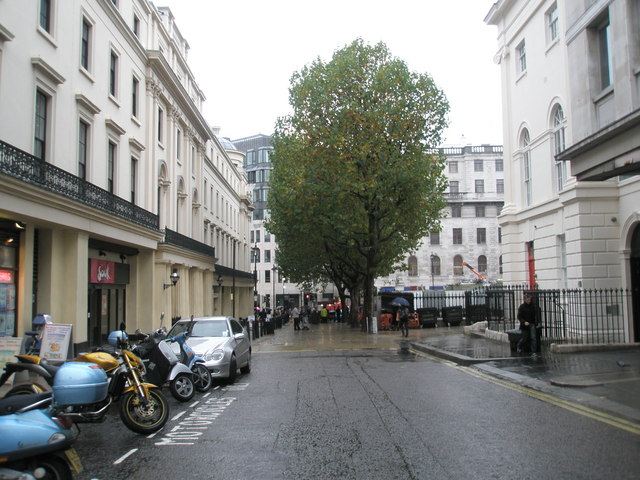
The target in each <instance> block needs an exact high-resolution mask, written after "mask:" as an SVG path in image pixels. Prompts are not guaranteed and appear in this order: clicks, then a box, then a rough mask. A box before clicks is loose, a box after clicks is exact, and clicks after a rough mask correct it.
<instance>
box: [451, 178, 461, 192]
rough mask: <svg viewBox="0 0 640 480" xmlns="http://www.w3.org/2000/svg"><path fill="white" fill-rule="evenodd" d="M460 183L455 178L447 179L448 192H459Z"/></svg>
mask: <svg viewBox="0 0 640 480" xmlns="http://www.w3.org/2000/svg"><path fill="white" fill-rule="evenodd" d="M459 185H460V183H459V182H458V181H457V180H451V181H449V193H459V188H460V187H459Z"/></svg>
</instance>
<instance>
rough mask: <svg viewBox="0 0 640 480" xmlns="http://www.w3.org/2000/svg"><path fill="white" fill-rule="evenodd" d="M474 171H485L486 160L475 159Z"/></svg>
mask: <svg viewBox="0 0 640 480" xmlns="http://www.w3.org/2000/svg"><path fill="white" fill-rule="evenodd" d="M473 171H474V172H482V171H484V162H483V161H482V160H474V161H473Z"/></svg>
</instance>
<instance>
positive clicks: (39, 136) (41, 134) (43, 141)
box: [33, 90, 49, 162]
mask: <svg viewBox="0 0 640 480" xmlns="http://www.w3.org/2000/svg"><path fill="white" fill-rule="evenodd" d="M48 123H49V97H48V96H47V95H45V94H44V93H43V92H42V91H41V90H36V118H35V131H34V135H33V137H34V139H33V140H34V145H33V155H34V156H35V157H36V158H37V159H38V160H41V161H43V162H44V161H45V160H46V157H47V127H48Z"/></svg>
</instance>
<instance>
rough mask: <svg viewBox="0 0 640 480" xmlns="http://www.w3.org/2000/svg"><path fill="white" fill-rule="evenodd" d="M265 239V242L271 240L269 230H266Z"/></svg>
mask: <svg viewBox="0 0 640 480" xmlns="http://www.w3.org/2000/svg"><path fill="white" fill-rule="evenodd" d="M264 241H265V242H270V241H271V234H270V233H269V231H268V230H265V231H264Z"/></svg>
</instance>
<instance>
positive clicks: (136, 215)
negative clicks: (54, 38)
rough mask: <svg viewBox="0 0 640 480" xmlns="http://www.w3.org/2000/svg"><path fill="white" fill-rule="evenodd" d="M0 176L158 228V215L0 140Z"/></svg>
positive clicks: (145, 225) (139, 223)
mask: <svg viewBox="0 0 640 480" xmlns="http://www.w3.org/2000/svg"><path fill="white" fill-rule="evenodd" d="M0 175H7V176H9V177H13V178H16V179H18V180H21V181H23V182H25V183H28V184H30V185H35V186H37V187H39V188H42V189H43V190H47V191H49V192H52V193H55V194H57V195H61V196H63V197H65V198H68V199H70V200H74V201H76V202H80V203H82V204H84V205H87V206H89V207H93V208H96V209H98V210H101V211H103V212H105V213H108V214H109V215H115V216H117V217H119V218H122V219H124V220H126V221H129V222H132V223H136V224H138V225H141V226H143V227H146V228H149V229H151V230H156V231H157V230H159V220H158V216H157V215H155V214H153V213H151V212H149V211H147V210H145V209H143V208H141V207H138V206H137V205H135V204H133V203H131V202H127V201H126V200H124V199H122V198H120V197H118V196H117V195H114V194H112V193H109V192H108V191H106V190H103V189H102V188H100V187H97V186H95V185H93V184H91V183H89V182H87V181H85V180H82V179H81V178H80V177H77V176H76V175H72V174H71V173H69V172H67V171H65V170H63V169H61V168H59V167H56V166H55V165H51V164H50V163H46V162H42V161H41V160H38V159H37V158H36V157H34V156H33V155H31V154H29V153H27V152H24V151H22V150H20V149H17V148H15V147H14V146H12V145H9V144H8V143H6V142H3V141H2V140H0Z"/></svg>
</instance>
